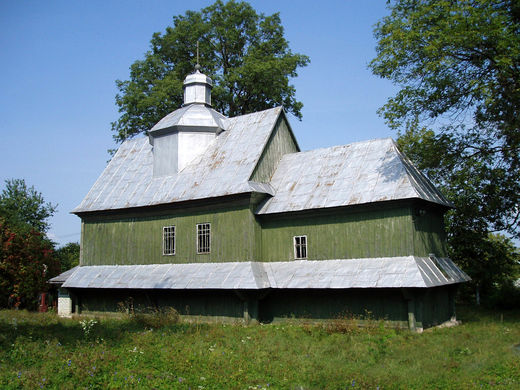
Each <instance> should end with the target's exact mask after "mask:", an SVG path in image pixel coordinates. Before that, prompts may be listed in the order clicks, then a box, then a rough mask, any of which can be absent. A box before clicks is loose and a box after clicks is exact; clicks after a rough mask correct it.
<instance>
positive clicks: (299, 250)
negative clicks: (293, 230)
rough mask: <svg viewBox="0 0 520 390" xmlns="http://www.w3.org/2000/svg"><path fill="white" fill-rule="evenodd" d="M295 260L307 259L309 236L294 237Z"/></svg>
mask: <svg viewBox="0 0 520 390" xmlns="http://www.w3.org/2000/svg"><path fill="white" fill-rule="evenodd" d="M294 258H295V259H306V258H307V236H294Z"/></svg>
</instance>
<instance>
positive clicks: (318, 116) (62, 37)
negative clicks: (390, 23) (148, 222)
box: [0, 0, 396, 245]
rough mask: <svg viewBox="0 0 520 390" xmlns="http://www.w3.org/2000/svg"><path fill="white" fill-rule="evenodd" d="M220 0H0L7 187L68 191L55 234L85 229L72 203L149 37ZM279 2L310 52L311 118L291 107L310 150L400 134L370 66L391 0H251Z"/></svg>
mask: <svg viewBox="0 0 520 390" xmlns="http://www.w3.org/2000/svg"><path fill="white" fill-rule="evenodd" d="M212 3H213V1H209V0H208V1H199V0H192V1H189V2H187V1H172V0H170V1H162V0H154V1H137V0H134V1H97V0H90V1H83V2H76V1H70V0H69V1H61V0H60V1H24V0H4V1H2V2H0V49H1V53H2V54H1V58H2V61H0V132H1V136H2V137H1V138H2V141H1V143H0V167H1V169H0V187H1V188H3V187H4V180H5V179H8V178H23V179H25V180H26V182H27V183H28V184H29V185H34V186H35V187H36V189H37V190H38V191H40V192H42V194H43V196H44V198H45V199H46V200H47V201H50V202H52V203H58V205H59V207H58V212H57V213H56V215H55V216H54V217H53V218H52V219H51V221H50V222H51V224H52V227H51V230H50V232H49V236H50V237H51V238H52V239H53V240H54V241H56V242H57V243H59V244H60V245H63V244H65V243H67V242H71V241H78V242H79V238H80V230H81V227H80V220H79V218H78V217H76V216H74V215H72V214H70V213H69V212H70V210H72V209H73V208H74V207H75V206H77V205H78V204H79V203H80V202H81V200H82V198H83V197H84V196H85V195H86V194H87V192H88V191H89V189H90V187H91V186H92V184H94V182H95V180H96V179H97V177H98V176H99V175H100V173H101V172H102V170H103V169H104V167H105V165H106V162H107V160H108V159H109V155H108V154H107V149H110V148H113V147H115V146H116V145H115V144H114V142H113V140H112V132H111V130H110V123H111V122H112V121H115V120H116V119H117V118H118V112H117V108H116V106H115V103H114V96H115V95H116V93H117V89H116V87H115V80H116V79H121V80H125V79H127V78H128V75H129V66H130V65H131V64H132V63H133V62H134V61H135V60H137V59H141V58H142V57H143V55H144V53H145V52H146V51H147V50H148V49H149V42H150V39H151V37H152V34H153V33H154V32H163V31H164V30H165V28H166V27H167V26H168V25H171V23H172V16H174V15H179V14H184V13H185V12H186V11H187V10H200V9H201V8H203V7H206V6H208V5H210V4H212ZM250 3H251V4H252V5H253V7H254V8H255V9H256V10H257V12H262V13H264V14H272V13H274V12H280V16H281V19H282V24H283V25H284V27H285V34H286V38H287V39H288V40H289V43H290V47H291V49H292V50H293V51H294V52H298V53H303V54H306V55H308V56H309V57H310V58H311V63H310V65H309V66H307V67H306V68H304V69H302V70H300V72H299V76H298V78H296V79H294V80H293V84H294V85H295V87H296V92H297V98H298V99H299V100H300V101H302V102H303V103H304V108H303V120H302V121H301V122H300V121H298V120H297V119H296V118H294V117H289V120H290V121H291V125H292V128H293V131H294V133H295V135H296V138H297V139H298V141H299V144H300V147H301V148H302V150H309V149H315V148H319V147H328V146H332V145H341V144H347V143H350V142H354V141H360V140H366V139H371V138H381V137H394V138H395V136H396V134H394V133H392V132H391V131H390V130H389V129H388V128H387V126H385V124H384V122H383V120H382V119H381V118H379V117H378V115H377V113H376V110H377V109H378V108H379V107H380V106H382V105H383V104H384V103H385V101H386V99H387V98H388V97H389V96H391V95H392V94H394V93H395V91H396V89H395V88H394V87H393V86H392V85H391V84H390V83H389V82H388V81H385V80H381V79H379V78H377V77H375V76H373V75H372V74H371V72H370V71H369V70H368V69H367V64H368V62H369V61H370V60H371V59H372V58H373V57H374V55H375V45H376V41H375V39H374V37H373V34H372V30H373V26H374V24H375V23H376V22H377V21H378V20H379V19H381V18H382V17H383V16H384V15H386V14H387V10H386V8H385V3H386V2H385V1H376V0H374V1H347V0H338V1H323V2H316V1H298V2H296V1H281V0H276V1H271V0H263V1H251V2H250Z"/></svg>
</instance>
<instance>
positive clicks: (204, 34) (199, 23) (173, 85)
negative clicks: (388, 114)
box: [112, 0, 309, 142]
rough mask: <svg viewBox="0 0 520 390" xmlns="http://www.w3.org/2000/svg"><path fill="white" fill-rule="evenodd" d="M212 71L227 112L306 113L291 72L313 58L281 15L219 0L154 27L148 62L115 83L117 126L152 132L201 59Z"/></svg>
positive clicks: (129, 133) (218, 100) (123, 133)
mask: <svg viewBox="0 0 520 390" xmlns="http://www.w3.org/2000/svg"><path fill="white" fill-rule="evenodd" d="M197 42H199V43H200V53H201V55H200V65H201V66H202V70H203V71H204V73H206V74H208V75H209V76H211V77H212V79H213V83H214V87H213V93H212V95H213V97H212V101H213V106H214V107H215V109H216V110H218V111H220V112H222V113H223V114H225V115H227V116H235V115H240V114H246V113H249V112H253V111H257V110H262V109H266V108H270V107H274V106H277V105H284V106H285V108H286V109H287V110H288V111H289V112H291V113H293V114H294V115H295V116H297V117H298V118H301V108H302V106H303V105H302V103H301V102H299V101H297V100H296V98H295V88H294V86H292V85H291V84H290V83H289V78H290V77H296V76H297V72H296V71H297V69H298V68H299V67H303V66H306V65H307V64H308V62H309V58H308V57H307V56H305V55H301V54H297V53H292V52H291V50H290V49H289V44H288V42H287V40H286V39H285V37H284V30H283V27H282V25H281V21H280V16H279V14H278V13H276V14H273V15H270V16H265V15H263V14H257V12H256V11H255V10H254V9H253V8H252V7H251V6H250V5H249V4H248V3H245V2H235V1H234V0H230V1H228V2H226V3H224V2H222V1H221V0H217V1H216V2H215V3H214V4H213V5H211V6H209V7H207V8H204V9H203V10H202V11H200V12H196V11H188V12H186V14H185V15H180V16H174V17H173V27H167V28H166V32H165V33H163V34H160V33H155V34H154V35H153V38H152V40H151V48H150V50H149V51H148V52H147V53H146V55H145V58H144V60H139V61H136V62H135V63H134V64H132V66H131V67H130V80H127V81H119V80H118V81H117V82H116V83H117V88H118V89H119V94H118V95H117V96H116V104H117V106H118V107H119V112H120V113H121V116H120V118H119V119H118V120H117V121H116V122H114V123H113V124H112V130H113V131H114V132H115V134H114V139H115V140H116V141H117V142H122V141H123V140H125V139H126V138H130V137H133V136H135V135H137V134H140V133H145V132H146V131H148V130H149V129H150V128H151V127H152V126H153V125H154V124H155V123H157V122H158V121H159V120H160V119H161V118H162V117H164V116H165V115H167V114H168V113H169V112H171V111H173V110H175V109H177V108H179V107H180V105H181V104H182V83H183V80H184V78H185V77H186V75H187V74H189V73H191V72H193V70H194V66H195V64H196V61H197V59H196V43H197Z"/></svg>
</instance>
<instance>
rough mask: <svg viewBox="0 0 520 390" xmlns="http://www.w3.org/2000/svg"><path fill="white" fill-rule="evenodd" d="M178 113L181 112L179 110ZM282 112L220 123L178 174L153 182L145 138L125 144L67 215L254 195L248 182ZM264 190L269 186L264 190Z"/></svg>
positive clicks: (147, 144) (256, 187)
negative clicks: (221, 128) (222, 128)
mask: <svg viewBox="0 0 520 390" xmlns="http://www.w3.org/2000/svg"><path fill="white" fill-rule="evenodd" d="M181 110H182V109H181ZM281 112H282V108H281V107H277V108H273V109H269V110H265V111H261V112H256V113H253V114H248V115H242V116H239V117H235V118H229V119H226V120H224V122H225V128H226V131H224V132H223V133H221V134H220V135H219V136H218V137H217V138H215V140H214V141H213V142H212V143H211V144H210V146H208V149H207V150H206V151H205V153H203V155H201V156H200V157H198V158H196V159H195V160H194V161H192V162H191V163H190V164H188V165H187V166H186V167H185V168H184V169H183V170H182V171H180V172H179V173H178V174H175V175H171V176H163V177H156V178H154V177H153V156H152V147H151V145H150V144H149V142H148V138H139V139H134V140H130V141H126V142H124V143H123V144H122V145H121V147H120V148H119V150H118V151H117V153H116V154H115V156H114V157H113V158H112V160H111V161H110V163H109V164H108V166H107V167H106V168H105V170H104V171H103V173H102V174H101V176H100V177H99V178H98V180H97V181H96V182H95V183H94V186H93V187H92V188H91V190H90V192H89V193H88V194H87V196H86V197H85V198H84V199H83V201H82V202H81V204H80V205H79V206H78V207H76V208H75V209H74V210H73V211H72V212H73V213H81V212H87V211H98V210H113V209H124V208H129V207H140V206H151V205H158V204H165V203H173V202H179V201H186V200H193V199H204V198H210V197H217V196H225V195H232V194H239V193H246V192H253V191H257V190H259V189H260V188H262V186H261V185H260V186H255V185H253V186H252V185H251V182H248V180H249V178H250V176H251V174H252V172H253V170H254V168H255V166H256V163H257V161H258V159H259V158H260V155H261V153H262V150H263V148H264V146H265V144H266V142H267V140H268V138H269V135H270V134H271V131H272V129H273V128H274V126H275V124H276V121H277V119H278V116H279V115H280V113H281ZM265 188H266V189H268V187H265Z"/></svg>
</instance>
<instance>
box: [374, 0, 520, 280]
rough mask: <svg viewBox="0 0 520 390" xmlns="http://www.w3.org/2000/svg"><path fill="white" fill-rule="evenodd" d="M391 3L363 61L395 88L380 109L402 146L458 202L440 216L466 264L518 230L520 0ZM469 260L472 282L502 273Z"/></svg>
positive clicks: (404, 0) (498, 248)
mask: <svg viewBox="0 0 520 390" xmlns="http://www.w3.org/2000/svg"><path fill="white" fill-rule="evenodd" d="M388 7H389V10H390V12H391V13H390V15H389V16H387V17H385V18H383V19H382V21H381V22H380V23H378V24H377V26H376V28H375V36H376V38H377V39H378V44H377V57H376V58H375V59H374V60H373V61H372V62H371V64H370V67H371V69H372V71H373V72H374V73H375V74H377V75H379V76H381V77H384V78H387V79H390V80H392V81H393V82H394V83H396V84H397V85H399V86H400V88H401V89H400V91H399V92H398V93H397V95H396V96H394V97H392V98H391V99H389V101H388V102H387V104H386V105H385V106H383V107H382V108H381V110H380V112H381V114H382V115H383V116H384V118H385V119H386V121H387V123H388V124H389V125H390V126H391V127H392V128H394V129H397V130H398V131H399V134H400V137H399V145H400V147H401V148H402V149H403V150H404V152H405V153H406V154H407V155H408V156H409V157H410V158H411V159H412V160H413V161H414V162H415V163H416V164H417V165H418V167H419V168H420V169H422V170H424V171H425V172H426V173H427V174H428V175H429V176H430V178H431V179H433V180H434V181H435V182H436V183H437V184H438V185H439V186H441V187H442V188H443V190H444V191H445V193H446V194H447V195H448V197H449V198H450V200H451V201H452V202H453V203H454V204H455V206H456V208H455V210H454V211H452V212H450V213H449V215H448V224H447V225H448V233H449V242H450V245H451V250H452V256H453V257H454V259H455V260H457V261H459V263H462V264H466V265H467V264H468V262H469V261H471V260H473V261H479V258H473V259H471V258H469V257H468V256H479V253H480V254H482V253H488V254H489V253H500V251H501V250H503V248H504V247H508V245H505V244H504V242H503V240H497V239H490V236H489V233H492V232H500V231H506V232H508V233H509V234H510V235H511V236H512V237H516V238H519V237H520V180H519V178H520V3H519V2H518V1H515V0H397V1H391V2H389V6H388ZM490 245H491V246H492V247H493V248H494V249H490ZM513 257H514V256H513ZM508 258H511V257H508ZM485 264H498V266H500V263H497V262H493V261H483V262H482V264H481V265H483V266H485ZM476 268H478V267H476ZM476 268H475V267H473V268H472V267H468V268H467V269H468V270H469V271H470V274H471V276H473V278H474V279H475V281H474V283H475V284H476V285H479V283H480V284H483V282H484V280H483V276H482V275H484V274H486V273H487V276H491V275H493V274H501V271H500V270H497V269H493V267H488V268H487V270H486V271H485V272H483V271H482V269H481V268H480V269H479V271H478V272H477V271H475V272H472V269H473V270H475V269H476ZM506 268H507V267H506ZM484 284H486V285H493V281H491V282H490V281H489V280H486V281H485V283H484Z"/></svg>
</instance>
